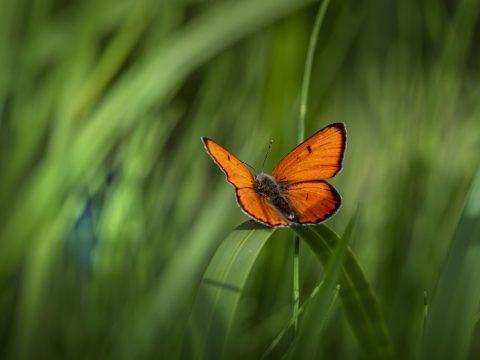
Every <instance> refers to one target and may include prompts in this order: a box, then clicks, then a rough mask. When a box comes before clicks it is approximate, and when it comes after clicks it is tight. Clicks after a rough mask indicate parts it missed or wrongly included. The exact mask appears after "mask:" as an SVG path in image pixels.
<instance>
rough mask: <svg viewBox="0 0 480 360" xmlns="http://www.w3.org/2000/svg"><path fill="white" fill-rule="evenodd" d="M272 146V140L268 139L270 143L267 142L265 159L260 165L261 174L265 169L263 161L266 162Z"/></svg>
mask: <svg viewBox="0 0 480 360" xmlns="http://www.w3.org/2000/svg"><path fill="white" fill-rule="evenodd" d="M272 144H273V140H272V139H270V141H269V142H268V150H267V153H266V154H265V159H263V163H262V172H263V169H264V168H265V161H267V158H268V155H269V154H270V150H271V149H272Z"/></svg>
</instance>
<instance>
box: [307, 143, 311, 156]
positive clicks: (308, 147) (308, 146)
mask: <svg viewBox="0 0 480 360" xmlns="http://www.w3.org/2000/svg"><path fill="white" fill-rule="evenodd" d="M307 150H308V153H309V154H310V153H311V152H312V147H311V146H310V145H307Z"/></svg>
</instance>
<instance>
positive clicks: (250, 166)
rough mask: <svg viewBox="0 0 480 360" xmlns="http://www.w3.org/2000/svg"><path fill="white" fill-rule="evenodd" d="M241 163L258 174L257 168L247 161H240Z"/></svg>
mask: <svg viewBox="0 0 480 360" xmlns="http://www.w3.org/2000/svg"><path fill="white" fill-rule="evenodd" d="M240 161H241V162H242V163H244V164H245V165H247V166H248V167H249V168H251V169H252V170H253V172H254V173H256V172H257V170H255V168H254V167H253V166H252V165H250V164H248V163H246V162H245V161H243V160H240Z"/></svg>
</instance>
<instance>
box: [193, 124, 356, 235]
mask: <svg viewBox="0 0 480 360" xmlns="http://www.w3.org/2000/svg"><path fill="white" fill-rule="evenodd" d="M346 140H347V138H346V132H345V125H344V124H342V123H336V124H331V125H328V126H327V127H325V128H323V129H321V130H319V131H317V132H316V133H315V134H313V135H312V136H311V137H309V138H308V139H307V140H305V141H304V142H303V143H301V144H300V145H298V146H297V147H296V148H295V149H293V150H292V151H291V152H290V153H289V154H288V155H287V156H285V157H284V158H283V159H282V160H281V161H280V162H279V163H278V165H277V166H276V167H275V168H274V169H273V172H272V175H268V174H265V173H263V172H262V173H260V174H258V175H256V176H255V177H253V176H252V174H251V173H250V171H249V170H248V169H247V167H246V166H245V165H244V163H243V162H242V161H240V160H238V159H237V158H236V157H235V156H233V155H232V154H231V153H229V152H228V151H227V150H226V149H224V148H223V147H221V146H220V145H218V144H217V143H216V142H214V141H213V140H211V139H208V138H205V137H203V138H202V141H203V143H204V144H205V149H206V150H207V151H208V153H209V154H210V156H211V157H212V159H213V161H215V163H216V164H217V165H218V166H219V167H220V169H222V171H223V172H224V173H225V175H226V176H227V181H228V182H229V183H231V184H232V185H233V186H234V187H235V193H236V197H237V202H238V205H239V206H240V208H241V209H242V210H243V212H244V213H245V214H247V215H248V216H250V217H251V218H252V219H254V220H256V221H258V222H260V223H262V224H265V225H267V226H272V227H283V226H290V225H299V224H318V223H319V222H321V221H324V220H326V219H328V218H329V217H331V216H333V215H334V214H335V213H336V212H337V210H338V208H339V207H340V204H341V198H340V195H339V194H338V193H337V191H336V190H335V189H334V187H333V186H332V185H330V184H329V183H327V182H326V181H324V179H329V178H331V177H333V176H335V175H336V174H337V173H338V172H339V171H340V170H341V168H342V160H343V154H344V152H345V145H346Z"/></svg>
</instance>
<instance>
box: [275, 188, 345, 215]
mask: <svg viewBox="0 0 480 360" xmlns="http://www.w3.org/2000/svg"><path fill="white" fill-rule="evenodd" d="M284 195H285V198H286V199H287V201H288V202H289V204H290V206H291V207H292V208H293V209H294V211H295V213H296V214H297V222H298V223H299V224H317V223H319V222H321V221H324V220H326V219H328V218H329V217H331V216H332V215H334V214H335V213H336V211H337V210H338V208H339V207H340V204H341V198H340V195H339V194H338V193H337V191H336V190H335V189H334V187H333V186H332V185H330V184H329V183H327V182H325V181H322V180H317V181H304V182H299V183H295V184H290V185H288V186H287V188H286V190H285V191H284Z"/></svg>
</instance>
